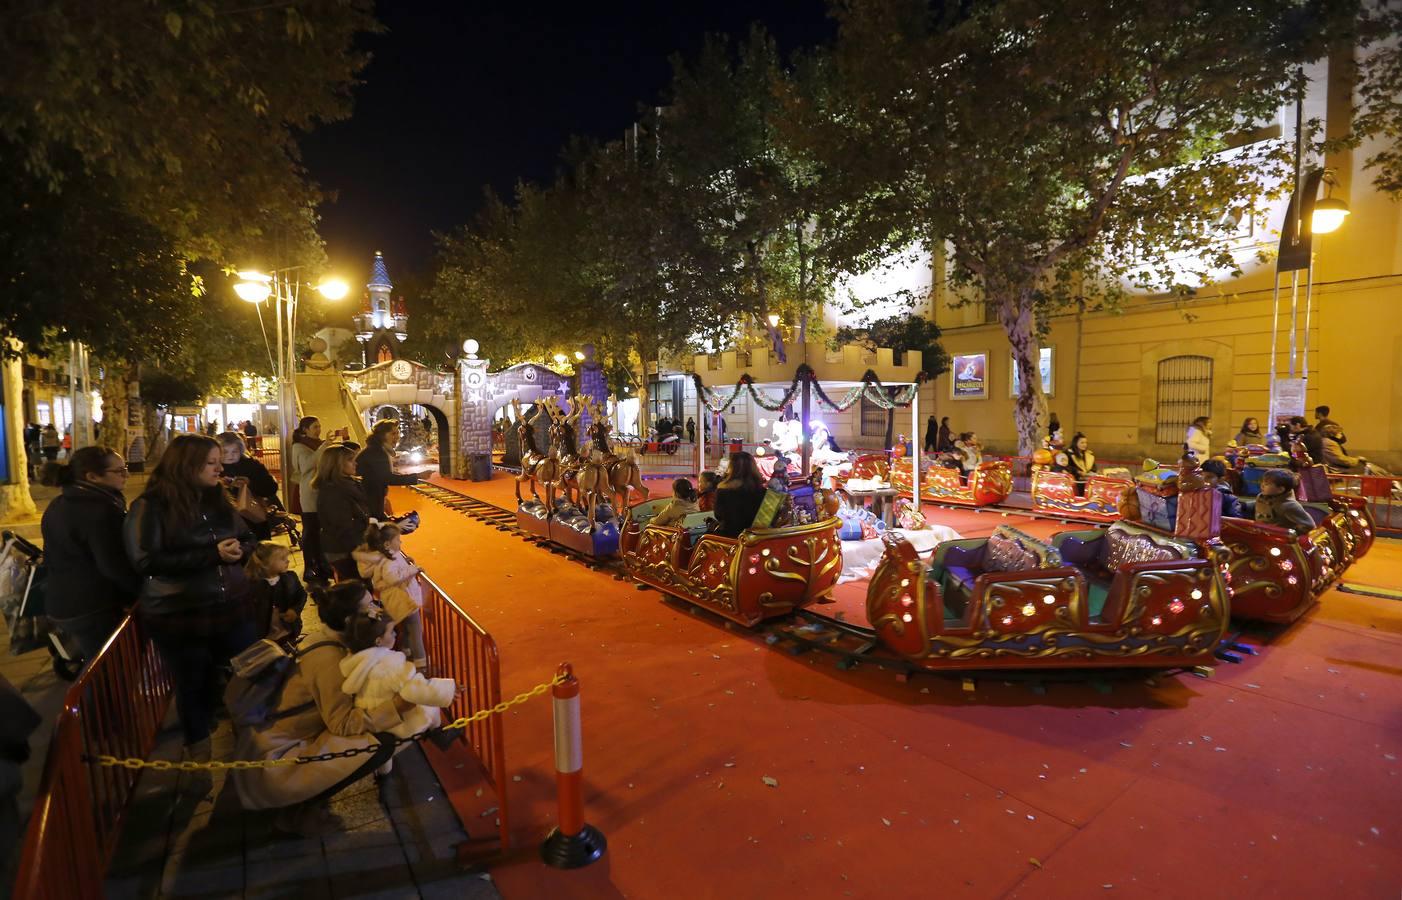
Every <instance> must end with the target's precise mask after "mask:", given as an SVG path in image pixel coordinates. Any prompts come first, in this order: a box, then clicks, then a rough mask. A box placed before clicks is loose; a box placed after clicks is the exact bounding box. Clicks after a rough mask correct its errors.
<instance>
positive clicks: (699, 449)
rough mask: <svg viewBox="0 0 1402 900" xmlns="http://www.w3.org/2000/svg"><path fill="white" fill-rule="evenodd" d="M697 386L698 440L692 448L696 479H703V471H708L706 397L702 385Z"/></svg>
mask: <svg viewBox="0 0 1402 900" xmlns="http://www.w3.org/2000/svg"><path fill="white" fill-rule="evenodd" d="M693 387H695V388H696V440H694V441H692V444H691V449H692V452H694V453H695V454H696V481H697V482H698V483H699V482H700V481H701V473H702V472H704V471H706V398H705V397H704V396H703V395H702V394H701V386H700V385H698V384H695V383H693Z"/></svg>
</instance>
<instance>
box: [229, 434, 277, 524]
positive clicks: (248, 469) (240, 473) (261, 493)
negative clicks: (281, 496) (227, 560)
mask: <svg viewBox="0 0 1402 900" xmlns="http://www.w3.org/2000/svg"><path fill="white" fill-rule="evenodd" d="M219 452H220V454H221V455H220V457H219V459H220V462H222V463H223V464H224V484H225V485H227V486H228V487H230V488H231V489H233V490H238V487H239V484H240V481H239V479H243V480H244V481H246V482H248V492H249V493H250V494H252V495H253V496H254V497H256V498H258V499H259V500H261V501H263V505H264V506H266V507H268V508H270V509H281V508H282V502H281V501H280V500H278V496H277V479H276V478H274V477H273V476H272V473H271V472H269V471H268V467H267V466H265V465H263V464H262V463H261V462H259V461H258V460H256V459H254V458H253V457H251V456H249V455H248V445H247V444H246V443H244V440H243V435H241V434H239V433H238V432H237V431H226V432H224V433H223V434H221V435H219ZM248 527H249V528H251V529H252V530H253V534H254V536H255V537H257V538H258V540H260V541H266V540H267V539H268V538H270V537H272V536H273V526H272V523H271V522H249V523H248Z"/></svg>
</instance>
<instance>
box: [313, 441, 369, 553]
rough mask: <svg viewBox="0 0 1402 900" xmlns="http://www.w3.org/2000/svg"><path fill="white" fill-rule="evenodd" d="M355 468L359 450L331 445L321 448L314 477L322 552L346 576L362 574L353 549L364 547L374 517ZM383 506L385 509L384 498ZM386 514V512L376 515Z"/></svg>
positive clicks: (343, 445) (342, 445)
mask: <svg viewBox="0 0 1402 900" xmlns="http://www.w3.org/2000/svg"><path fill="white" fill-rule="evenodd" d="M362 455H363V454H362ZM355 469H356V460H355V451H354V450H352V449H351V448H350V447H347V446H346V445H345V444H331V445H329V446H326V447H323V448H322V449H321V460H320V461H319V462H318V463H317V467H316V475H315V476H314V477H313V478H312V486H313V487H314V488H316V511H317V519H318V520H319V522H320V525H321V553H322V555H323V556H324V557H326V561H327V562H328V563H330V564H331V568H332V569H334V570H335V572H336V575H337V576H338V577H340V578H343V579H348V578H359V577H360V572H359V571H357V570H356V566H355V560H354V559H352V558H351V551H352V550H354V549H355V548H356V547H358V546H360V542H361V540H362V539H364V537H365V529H366V528H368V527H369V525H370V519H371V513H370V509H371V507H370V504H369V502H368V501H367V500H366V497H365V487H364V484H363V483H362V482H361V479H359V478H357V477H356V474H355ZM380 508H381V509H383V508H384V501H383V498H382V499H381V502H380ZM383 517H384V513H383V512H381V513H379V514H378V515H376V516H374V518H376V519H380V518H383Z"/></svg>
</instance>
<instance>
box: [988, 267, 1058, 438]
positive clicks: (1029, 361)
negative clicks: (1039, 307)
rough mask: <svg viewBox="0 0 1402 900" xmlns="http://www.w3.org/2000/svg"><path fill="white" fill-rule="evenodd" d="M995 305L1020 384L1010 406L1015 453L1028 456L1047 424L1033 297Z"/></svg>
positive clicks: (1010, 298) (1021, 296) (1027, 295)
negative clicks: (1015, 435) (1015, 441)
mask: <svg viewBox="0 0 1402 900" xmlns="http://www.w3.org/2000/svg"><path fill="white" fill-rule="evenodd" d="M997 302H998V321H999V322H1000V323H1001V324H1002V326H1003V331H1004V332H1005V333H1006V334H1007V336H1008V343H1009V344H1011V345H1012V351H1013V365H1015V366H1016V367H1017V377H1018V382H1019V383H1018V392H1017V399H1016V401H1015V405H1014V406H1013V421H1014V423H1015V424H1016V426H1017V452H1018V455H1019V456H1031V455H1032V453H1033V451H1035V450H1036V449H1037V448H1038V447H1040V446H1042V434H1043V427H1044V426H1043V423H1044V422H1046V420H1047V398H1046V395H1045V394H1043V393H1042V373H1041V371H1040V366H1039V362H1040V357H1041V345H1040V343H1039V342H1038V340H1037V331H1036V328H1035V327H1034V322H1033V314H1032V303H1033V298H1032V293H1031V291H1022V292H1019V293H1017V294H1010V295H1008V296H1005V297H1002V298H1001V299H999V300H998V301H997ZM991 364H992V361H991V360H990V365H991ZM985 377H987V373H985Z"/></svg>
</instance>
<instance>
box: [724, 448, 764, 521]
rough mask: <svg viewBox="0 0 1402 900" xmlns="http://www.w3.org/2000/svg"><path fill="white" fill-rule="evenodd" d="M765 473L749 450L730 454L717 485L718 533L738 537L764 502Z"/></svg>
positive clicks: (753, 519) (753, 518)
mask: <svg viewBox="0 0 1402 900" xmlns="http://www.w3.org/2000/svg"><path fill="white" fill-rule="evenodd" d="M764 494H765V486H764V476H763V475H762V474H760V471H759V466H757V465H755V458H754V457H753V456H751V455H750V454H748V453H744V452H740V453H732V454H730V466H729V468H728V469H727V471H726V474H725V480H724V481H722V482H721V483H720V486H719V487H717V488H716V509H715V515H716V524H717V527H716V530H715V533H716V534H718V535H720V536H721V537H730V538H733V537H739V536H740V532H742V531H744V530H745V529H746V528H749V527H750V525H752V524H753V523H754V521H755V515H756V514H757V513H758V512H759V505H760V504H761V503H763V502H764Z"/></svg>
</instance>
